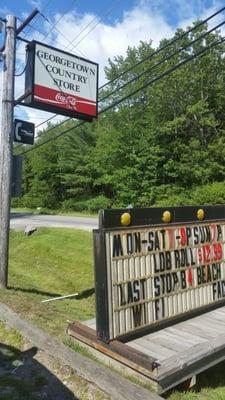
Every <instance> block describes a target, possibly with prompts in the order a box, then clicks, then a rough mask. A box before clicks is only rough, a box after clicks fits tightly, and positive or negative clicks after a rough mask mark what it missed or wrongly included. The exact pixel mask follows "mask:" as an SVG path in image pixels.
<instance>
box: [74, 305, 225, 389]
mask: <svg viewBox="0 0 225 400" xmlns="http://www.w3.org/2000/svg"><path fill="white" fill-rule="evenodd" d="M68 332H69V334H70V335H72V336H73V337H75V338H76V339H77V340H79V341H80V342H82V343H83V344H85V345H86V346H88V347H89V348H92V349H95V355H96V354H98V353H99V354H101V355H102V354H104V356H105V357H107V358H108V359H109V360H110V359H111V360H114V361H115V360H116V361H117V362H118V363H119V364H121V365H124V366H126V367H127V368H129V369H130V370H133V371H135V372H136V373H137V374H138V375H139V376H140V377H143V378H144V379H145V380H146V379H147V380H148V381H149V383H152V384H153V385H154V386H155V387H156V388H157V391H158V393H163V392H165V391H167V390H169V389H171V388H173V387H175V386H176V385H178V384H179V383H181V382H184V381H188V380H190V382H192V383H193V382H194V381H195V377H196V375H198V374H199V373H200V372H202V371H204V370H206V369H208V368H210V367H212V366H214V365H216V364H218V363H219V362H221V361H223V360H225V334H224V332H225V307H221V308H219V309H216V310H213V311H210V312H208V313H206V314H204V315H201V316H198V317H195V318H192V319H190V320H187V321H184V322H180V323H178V324H176V325H174V326H172V327H168V328H165V329H162V330H161V331H158V332H154V333H151V334H148V335H145V336H143V337H140V338H138V339H135V340H132V341H129V342H127V343H126V344H123V343H120V342H118V341H113V342H111V343H110V344H105V343H103V342H101V341H100V340H98V339H97V338H96V332H95V320H92V321H86V322H85V324H80V323H74V324H70V325H69V329H68Z"/></svg>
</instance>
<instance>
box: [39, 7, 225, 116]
mask: <svg viewBox="0 0 225 400" xmlns="http://www.w3.org/2000/svg"><path fill="white" fill-rule="evenodd" d="M224 10H225V6H224V7H222V8H220V9H219V10H218V11H216V12H215V13H213V14H211V15H210V16H209V17H207V18H205V19H204V20H202V21H200V22H199V23H197V24H196V25H195V26H194V27H192V28H190V29H188V30H187V31H186V32H184V33H182V34H181V35H179V36H178V37H176V38H175V39H172V40H170V41H169V42H168V43H166V44H165V45H164V46H162V47H160V48H159V49H157V50H155V51H154V52H153V53H151V54H149V55H148V56H146V57H145V58H143V59H142V60H140V61H138V62H137V63H135V64H133V65H131V67H129V68H127V69H126V70H125V71H123V72H121V73H120V74H119V75H117V76H116V77H114V78H113V79H111V80H110V81H109V82H106V83H105V84H103V85H102V86H101V87H100V88H99V91H100V90H102V89H104V88H105V87H106V86H108V85H109V84H112V83H113V82H115V81H116V80H117V79H120V78H121V77H122V76H124V75H125V74H127V73H128V72H130V71H132V70H133V69H134V68H136V67H138V66H139V65H141V64H142V63H144V62H145V61H147V60H150V59H152V58H153V57H154V56H156V55H158V54H159V53H161V52H162V51H164V50H165V49H167V48H168V47H169V46H171V45H173V44H175V43H176V42H178V41H179V40H181V39H183V38H184V37H186V36H188V35H189V33H192V32H194V31H195V30H196V29H198V28H199V27H200V26H202V25H204V24H206V23H207V22H208V21H210V20H211V19H212V18H214V17H216V16H217V15H219V14H220V13H222V12H223V11H224ZM56 116H57V114H55V115H54V116H52V117H51V119H53V118H55V117H56ZM45 122H46V121H43V124H44V123H45Z"/></svg>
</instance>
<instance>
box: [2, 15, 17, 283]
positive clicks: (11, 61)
mask: <svg viewBox="0 0 225 400" xmlns="http://www.w3.org/2000/svg"><path fill="white" fill-rule="evenodd" d="M15 49H16V18H15V17H14V16H12V15H8V16H7V22H6V42H5V57H3V60H4V66H3V82H2V107H1V129H0V286H1V287H7V283H8V251H9V214H10V201H11V174H12V143H13V103H14V70H15Z"/></svg>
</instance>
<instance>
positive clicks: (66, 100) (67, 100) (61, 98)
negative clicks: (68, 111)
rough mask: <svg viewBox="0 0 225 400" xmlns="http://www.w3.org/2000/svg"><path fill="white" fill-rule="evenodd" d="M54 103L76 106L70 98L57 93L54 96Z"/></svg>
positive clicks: (74, 100) (73, 99) (72, 98)
mask: <svg viewBox="0 0 225 400" xmlns="http://www.w3.org/2000/svg"><path fill="white" fill-rule="evenodd" d="M55 99H56V101H58V102H60V103H63V104H70V105H71V106H75V105H76V99H75V98H74V97H72V96H66V95H64V94H63V93H57V95H56V96H55Z"/></svg>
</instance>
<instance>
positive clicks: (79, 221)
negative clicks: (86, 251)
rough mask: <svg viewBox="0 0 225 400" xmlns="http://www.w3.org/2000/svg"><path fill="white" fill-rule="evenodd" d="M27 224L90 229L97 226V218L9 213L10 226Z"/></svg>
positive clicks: (20, 227)
mask: <svg viewBox="0 0 225 400" xmlns="http://www.w3.org/2000/svg"><path fill="white" fill-rule="evenodd" d="M27 225H34V226H36V227H38V226H45V227H55V228H74V229H85V230H88V231H91V230H92V229H96V228H97V227H98V219H97V218H90V217H89V218H88V217H72V216H63V215H34V214H31V213H11V218H10V228H13V229H24V228H25V226H27Z"/></svg>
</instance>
